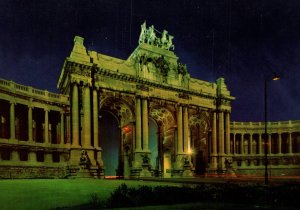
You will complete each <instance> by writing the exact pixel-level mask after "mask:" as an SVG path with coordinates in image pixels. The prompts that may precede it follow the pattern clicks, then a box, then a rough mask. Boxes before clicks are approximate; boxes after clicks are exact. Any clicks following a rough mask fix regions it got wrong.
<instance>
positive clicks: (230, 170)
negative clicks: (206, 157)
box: [226, 167, 237, 177]
mask: <svg viewBox="0 0 300 210" xmlns="http://www.w3.org/2000/svg"><path fill="white" fill-rule="evenodd" d="M235 171H236V169H235V168H233V167H228V168H227V169H226V176H227V177H237V176H236V173H235Z"/></svg>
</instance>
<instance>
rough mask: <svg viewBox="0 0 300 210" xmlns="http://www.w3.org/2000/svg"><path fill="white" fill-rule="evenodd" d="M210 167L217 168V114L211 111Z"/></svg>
mask: <svg viewBox="0 0 300 210" xmlns="http://www.w3.org/2000/svg"><path fill="white" fill-rule="evenodd" d="M212 144H213V145H212V168H217V116H216V112H213V124H212Z"/></svg>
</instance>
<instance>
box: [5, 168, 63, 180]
mask: <svg viewBox="0 0 300 210" xmlns="http://www.w3.org/2000/svg"><path fill="white" fill-rule="evenodd" d="M65 177H66V168H65V167H46V166H44V167H34V166H32V167H29V166H28V167H22V166H0V179H36V178H39V179H49V178H52V179H53V178H65Z"/></svg>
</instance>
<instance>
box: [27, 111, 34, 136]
mask: <svg viewBox="0 0 300 210" xmlns="http://www.w3.org/2000/svg"><path fill="white" fill-rule="evenodd" d="M28 141H29V142H33V138H32V107H31V106H28Z"/></svg>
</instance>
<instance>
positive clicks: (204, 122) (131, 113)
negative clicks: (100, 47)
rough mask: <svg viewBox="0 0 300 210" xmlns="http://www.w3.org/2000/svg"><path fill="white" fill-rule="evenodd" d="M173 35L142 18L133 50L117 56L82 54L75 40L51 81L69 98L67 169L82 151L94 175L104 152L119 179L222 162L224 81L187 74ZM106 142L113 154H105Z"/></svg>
mask: <svg viewBox="0 0 300 210" xmlns="http://www.w3.org/2000/svg"><path fill="white" fill-rule="evenodd" d="M172 40H173V36H171V35H170V34H169V33H168V32H167V31H166V30H164V31H163V32H159V31H158V30H156V29H155V28H154V26H150V27H147V26H146V23H144V24H142V26H141V34H140V38H139V40H138V46H137V48H136V49H135V50H134V51H133V53H132V54H131V55H130V56H129V57H128V59H126V60H122V59H118V58H115V57H111V56H108V55H104V54H101V53H98V52H95V51H89V50H88V49H86V47H85V45H84V38H82V37H79V36H76V37H75V39H74V47H73V50H72V51H71V54H70V56H69V57H67V58H66V60H65V62H64V65H63V68H62V72H61V75H60V78H59V81H58V88H59V90H60V91H61V92H62V93H63V94H65V95H69V97H70V99H69V100H70V106H69V107H68V111H69V115H68V117H69V124H70V140H69V142H68V143H69V148H70V157H69V167H70V170H72V167H74V170H75V166H78V162H79V159H80V156H81V154H82V151H83V150H84V151H86V153H87V156H88V157H89V160H90V167H91V168H93V169H95V170H96V171H98V175H99V176H103V175H105V173H106V170H108V169H109V167H110V165H109V160H108V159H109V157H110V158H115V159H117V160H118V164H117V167H115V171H116V175H120V176H125V177H152V176H163V177H189V176H193V174H194V173H196V174H204V173H205V172H206V170H208V169H209V170H212V171H213V170H218V169H222V168H224V167H225V165H224V162H225V157H226V153H228V152H229V147H230V139H229V138H230V112H231V104H230V103H231V101H232V100H234V97H232V96H231V95H230V92H229V91H228V89H227V87H226V85H225V83H224V79H223V78H219V79H218V80H217V81H216V82H214V83H211V82H207V81H202V80H199V79H195V78H192V77H191V76H190V74H189V72H188V69H187V67H186V65H185V64H183V63H181V62H180V60H179V58H178V57H177V56H176V54H175V53H174V49H175V47H174V44H173V42H172ZM103 118H107V119H103ZM110 118H114V119H115V120H116V122H117V129H116V130H115V131H116V132H117V134H116V135H115V134H111V135H106V136H105V135H104V134H103V133H107V130H103V128H101V126H102V127H103V126H107V125H105V124H106V123H107V122H108V121H109V120H110ZM108 129H109V128H108ZM109 142H111V143H109ZM113 142H115V143H113ZM109 144H115V145H117V147H118V148H117V150H115V151H117V152H114V153H112V152H109V151H107V150H108V149H107V148H109V146H108V145H109ZM105 154H106V157H107V158H105V157H104V156H105ZM75 171H76V170H75Z"/></svg>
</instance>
